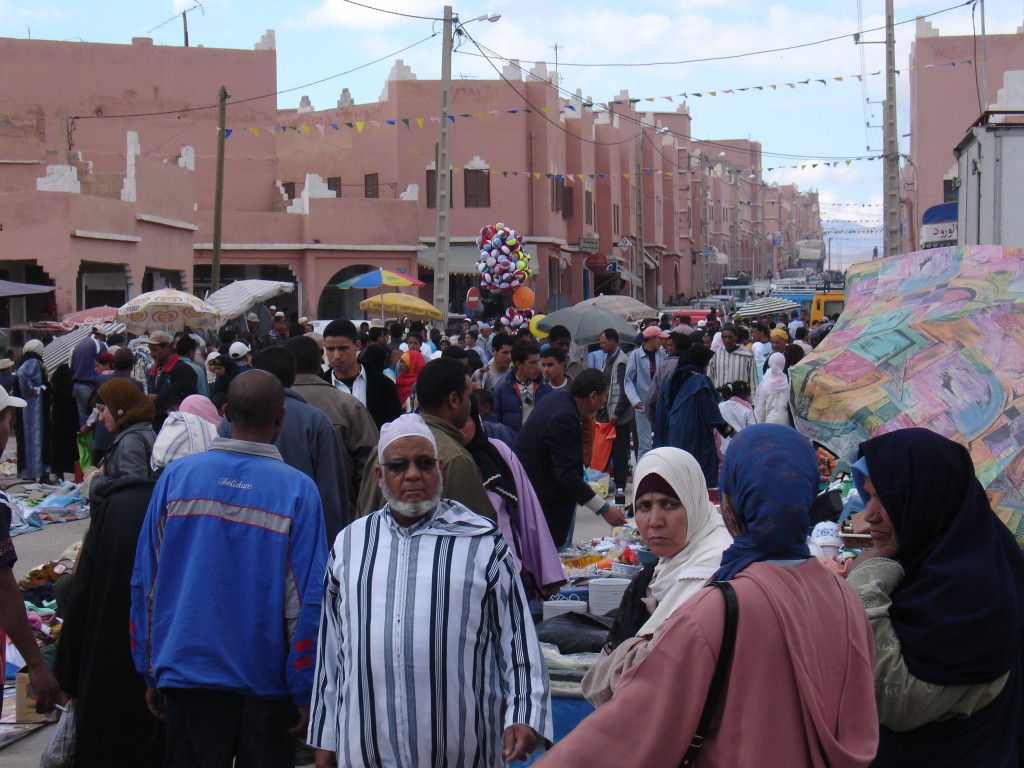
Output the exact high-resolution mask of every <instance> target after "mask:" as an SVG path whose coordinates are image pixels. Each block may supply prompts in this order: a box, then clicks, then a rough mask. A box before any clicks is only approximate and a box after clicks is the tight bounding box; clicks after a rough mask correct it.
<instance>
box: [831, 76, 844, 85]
mask: <svg viewBox="0 0 1024 768" xmlns="http://www.w3.org/2000/svg"><path fill="white" fill-rule="evenodd" d="M832 79H833V80H838V81H839V82H840V83H841V82H843V76H842V75H839V77H833V78H832Z"/></svg>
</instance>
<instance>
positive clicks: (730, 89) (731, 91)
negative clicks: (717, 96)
mask: <svg viewBox="0 0 1024 768" xmlns="http://www.w3.org/2000/svg"><path fill="white" fill-rule="evenodd" d="M722 93H730V94H731V93H735V91H733V89H732V88H729V89H727V90H725V91H722Z"/></svg>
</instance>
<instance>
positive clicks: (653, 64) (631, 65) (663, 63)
mask: <svg viewBox="0 0 1024 768" xmlns="http://www.w3.org/2000/svg"><path fill="white" fill-rule="evenodd" d="M345 1H346V2H351V0H345ZM972 2H974V0H965V2H962V3H957V4H956V5H951V6H949V7H948V8H943V9H942V10H941V11H933V12H932V13H926V14H923V15H918V16H915V17H914V18H912V19H905V20H903V21H898V22H896V24H895V25H894V26H897V27H898V26H901V25H903V24H910V23H913V22H916V21H917V20H918V19H919V18H921V19H927V18H930V17H932V16H938V15H939V14H943V13H948V12H949V11H955V10H956V9H958V8H963V7H964V6H967V5H970V4H971V3H972ZM884 29H885V25H884V24H883V25H882V26H880V27H873V28H871V29H866V30H864V32H879V31H881V30H884ZM854 34H860V33H859V32H858V33H847V34H845V35H836V36H835V37H826V38H824V39H822V40H814V41H812V42H809V43H798V44H796V45H787V46H783V47H781V48H766V49H764V50H760V51H747V52H746V53H732V54H726V55H724V56H707V57H704V58H700V59H683V60H681V61H648V62H637V63H603V64H600V63H595V64H579V63H575V64H574V63H570V62H564V61H561V62H559V64H558V65H559V66H560V67H584V68H594V67H597V68H600V67H625V68H636V67H668V66H676V65H679V64H700V63H703V62H708V61H726V60H729V59H742V58H746V57H748V56H761V55H763V54H766V53H781V52H783V51H795V50H799V49H800V48H810V47H812V46H815V45H822V44H824V43H834V42H835V41H836V40H843V39H845V38H848V37H853V36H854ZM470 55H472V54H470ZM522 61H523V63H524V64H546V63H547V62H542V61H537V60H532V61H531V60H526V59H523V60H522Z"/></svg>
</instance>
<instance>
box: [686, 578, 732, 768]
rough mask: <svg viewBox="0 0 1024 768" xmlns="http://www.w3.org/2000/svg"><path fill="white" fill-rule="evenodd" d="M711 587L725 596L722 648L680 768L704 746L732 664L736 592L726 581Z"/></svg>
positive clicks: (693, 758)
mask: <svg viewBox="0 0 1024 768" xmlns="http://www.w3.org/2000/svg"><path fill="white" fill-rule="evenodd" d="M711 586H713V587H718V589H720V590H722V597H724V598H725V629H724V630H723V632H722V650H721V652H720V653H719V654H718V665H717V666H716V667H715V674H714V676H713V677H712V678H711V687H710V688H709V689H708V698H707V701H706V702H705V703H704V711H703V712H701V713H700V722H699V723H698V724H697V730H696V732H695V733H694V734H693V741H691V742H690V748H689V749H687V750H686V755H685V756H684V757H683V762H682V763H680V764H679V765H680V768H689V766H692V765H693V761H694V760H696V759H697V753H698V752H700V748H701V747H703V746H704V739H705V738H706V737H707V733H708V727H709V726H710V725H711V718H712V716H713V715H714V714H715V710H716V709H718V702H719V701H720V700H721V698H722V691H723V690H724V689H725V678H726V676H727V675H728V674H729V668H730V667H731V666H732V654H733V651H734V650H735V649H736V624H737V622H738V620H739V610H740V609H739V603H737V602H736V592H735V591H734V590H733V588H732V584H730V583H729V582H727V581H716V582H713V583H712V585H711Z"/></svg>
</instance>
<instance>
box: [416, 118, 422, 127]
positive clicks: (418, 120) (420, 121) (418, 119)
mask: <svg viewBox="0 0 1024 768" xmlns="http://www.w3.org/2000/svg"><path fill="white" fill-rule="evenodd" d="M416 127H417V128H422V127H423V118H422V117H417V118H416Z"/></svg>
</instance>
